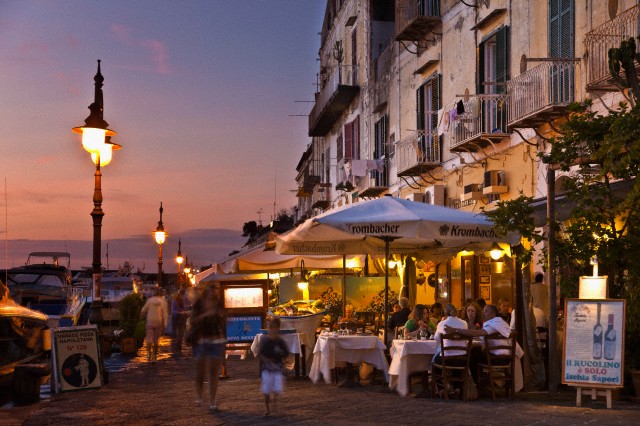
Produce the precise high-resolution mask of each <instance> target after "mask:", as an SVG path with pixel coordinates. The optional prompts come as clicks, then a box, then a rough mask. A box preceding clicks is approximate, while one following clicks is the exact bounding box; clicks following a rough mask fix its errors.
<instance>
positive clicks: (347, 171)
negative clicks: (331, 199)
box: [342, 161, 351, 179]
mask: <svg viewBox="0 0 640 426" xmlns="http://www.w3.org/2000/svg"><path fill="white" fill-rule="evenodd" d="M342 168H343V169H344V177H345V179H347V178H349V177H351V161H346V162H345V163H344V166H342Z"/></svg>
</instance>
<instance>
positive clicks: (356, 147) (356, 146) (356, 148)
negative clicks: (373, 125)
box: [352, 115, 360, 160]
mask: <svg viewBox="0 0 640 426" xmlns="http://www.w3.org/2000/svg"><path fill="white" fill-rule="evenodd" d="M352 123H353V158H355V159H356V160H359V159H360V116H359V115H358V116H357V117H356V119H355V120H353V121H352Z"/></svg>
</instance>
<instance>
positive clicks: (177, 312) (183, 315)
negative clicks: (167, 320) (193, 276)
mask: <svg viewBox="0 0 640 426" xmlns="http://www.w3.org/2000/svg"><path fill="white" fill-rule="evenodd" d="M190 314H191V303H190V301H189V298H188V297H186V294H185V290H184V289H180V290H178V292H177V293H176V294H175V296H174V297H173V300H172V301H171V324H172V325H173V333H172V337H173V340H172V342H171V343H172V345H171V346H172V349H173V356H174V357H180V356H182V341H183V340H184V331H185V328H186V326H187V319H188V318H189V315H190Z"/></svg>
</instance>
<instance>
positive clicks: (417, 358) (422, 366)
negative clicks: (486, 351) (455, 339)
mask: <svg viewBox="0 0 640 426" xmlns="http://www.w3.org/2000/svg"><path fill="white" fill-rule="evenodd" d="M474 344H478V343H474ZM436 346H437V345H436V342H435V340H399V339H396V340H394V341H393V345H392V346H391V350H390V352H389V353H390V354H391V366H389V387H390V388H391V389H396V390H397V392H398V394H400V395H402V396H406V395H407V394H408V393H409V375H410V374H411V373H415V372H417V371H424V370H431V359H432V358H433V354H435V351H436ZM523 355H524V351H523V350H522V348H521V347H520V345H519V344H517V343H516V366H515V380H514V381H515V387H516V392H520V391H521V390H522V388H523V387H524V380H523V375H522V356H523Z"/></svg>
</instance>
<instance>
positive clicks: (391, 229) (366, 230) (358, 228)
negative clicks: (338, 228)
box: [350, 223, 400, 235]
mask: <svg viewBox="0 0 640 426" xmlns="http://www.w3.org/2000/svg"><path fill="white" fill-rule="evenodd" d="M350 228H351V233H352V234H367V235H380V234H396V233H397V232H398V228H400V225H390V224H388V223H385V224H382V225H374V224H372V223H371V224H369V225H351V226H350Z"/></svg>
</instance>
